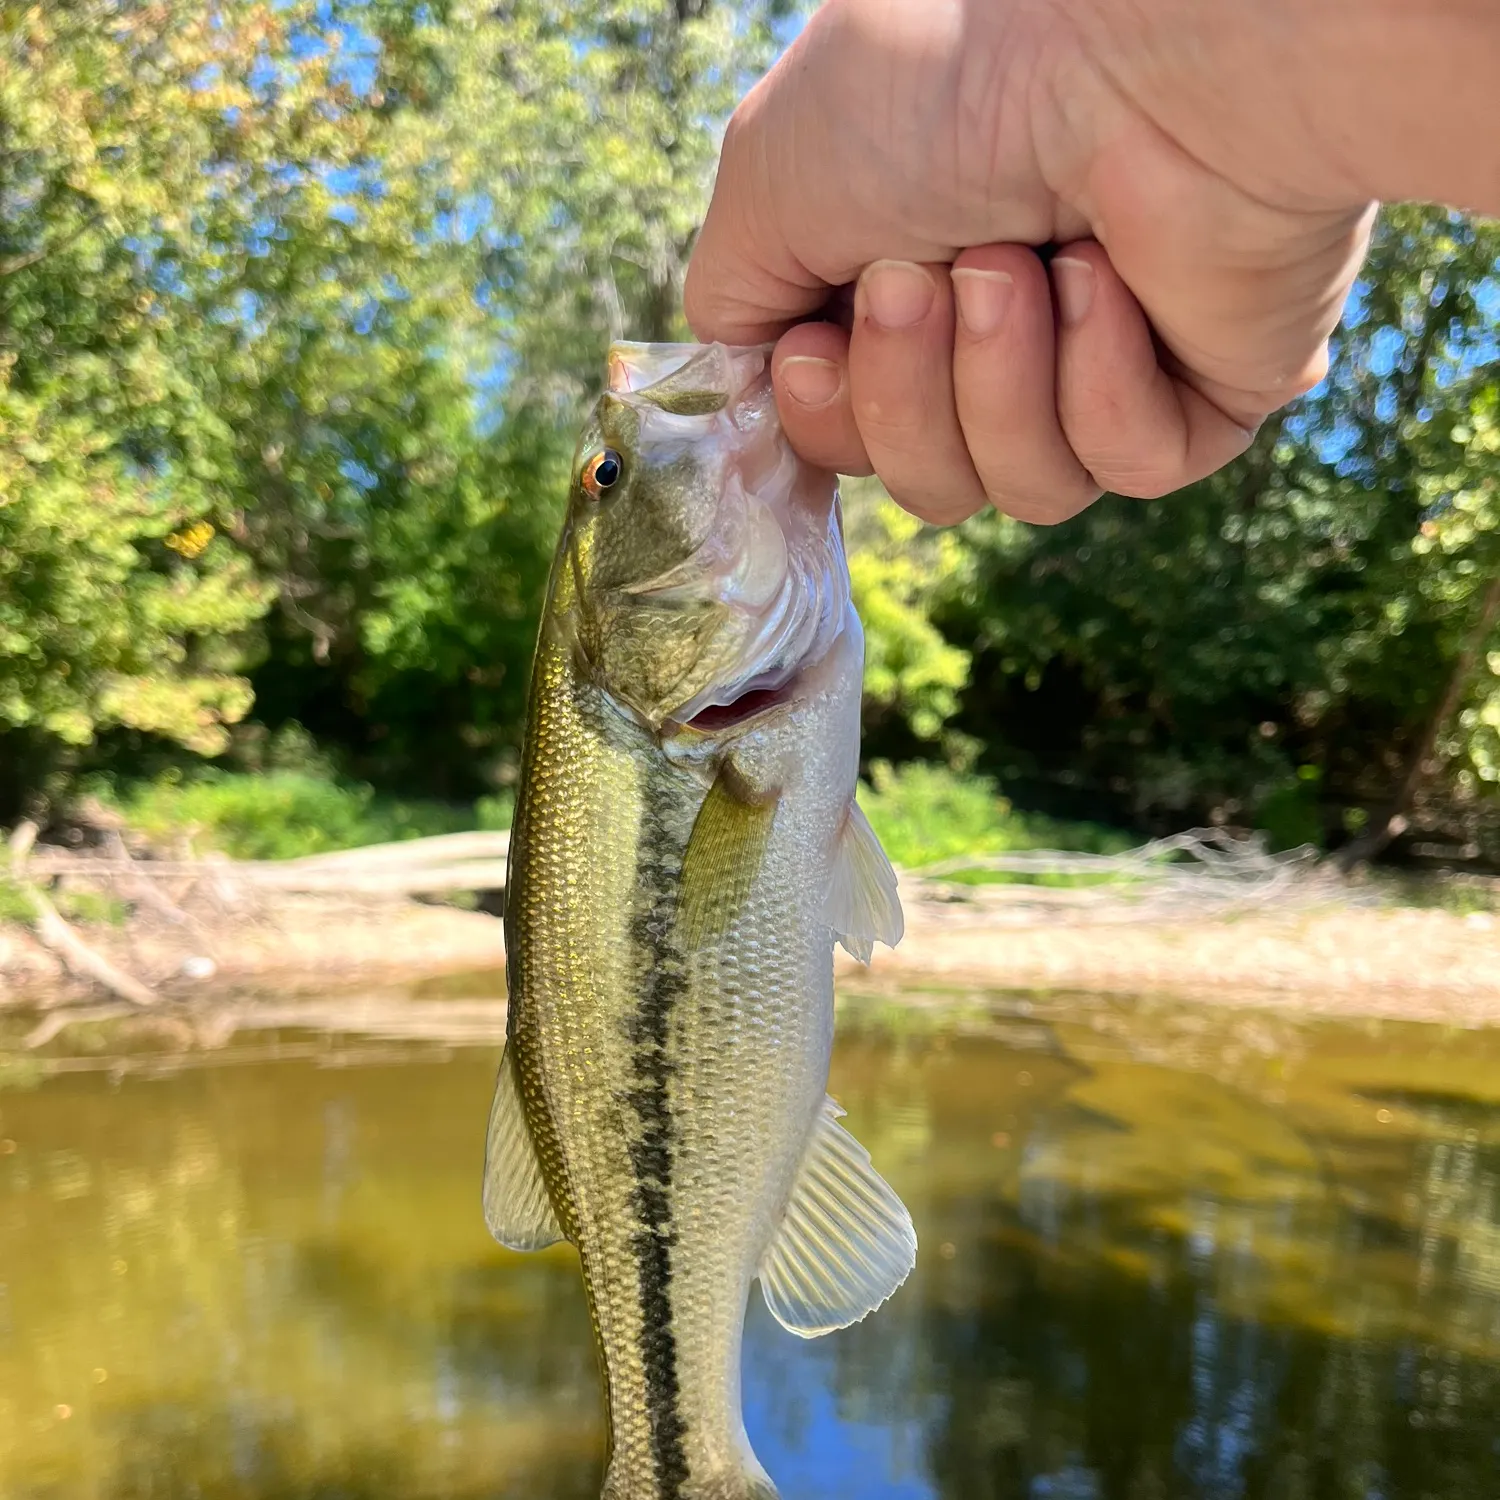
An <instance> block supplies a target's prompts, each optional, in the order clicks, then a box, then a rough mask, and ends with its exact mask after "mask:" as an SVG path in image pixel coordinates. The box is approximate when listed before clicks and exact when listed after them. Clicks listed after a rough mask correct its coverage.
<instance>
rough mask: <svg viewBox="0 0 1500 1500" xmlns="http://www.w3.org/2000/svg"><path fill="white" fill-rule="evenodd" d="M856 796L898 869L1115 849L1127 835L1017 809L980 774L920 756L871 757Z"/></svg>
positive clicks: (1128, 843)
mask: <svg viewBox="0 0 1500 1500" xmlns="http://www.w3.org/2000/svg"><path fill="white" fill-rule="evenodd" d="M859 804H860V806H861V807H862V808H863V809H864V812H865V815H866V816H867V817H868V818H869V820H870V826H871V827H872V828H874V830H875V832H876V833H877V834H878V835H879V836H880V841H881V843H882V844H883V845H884V846H885V851H886V853H887V854H889V855H890V857H891V861H892V863H894V864H896V865H898V866H900V867H902V868H903V869H921V868H922V867H923V866H925V865H933V864H937V863H938V862H939V861H942V860H948V859H956V858H959V857H960V856H965V855H983V854H1007V853H1011V852H1013V851H1015V850H1020V849H1073V850H1078V851H1080V852H1083V853H1088V854H1117V853H1120V852H1121V851H1122V850H1125V849H1129V848H1130V847H1131V846H1132V844H1133V842H1134V841H1133V840H1132V839H1130V838H1129V837H1128V836H1127V835H1125V834H1122V833H1119V832H1117V831H1115V830H1113V829H1109V828H1103V827H1100V826H1099V825H1097V824H1090V823H1069V822H1060V821H1058V820H1056V819H1053V818H1046V817H1041V816H1039V815H1037V814H1032V813H1021V812H1018V811H1017V810H1016V809H1015V808H1014V807H1012V806H1011V804H1010V803H1009V802H1008V801H1007V800H1006V799H1005V798H1004V797H1002V796H1001V795H1000V794H999V792H998V791H997V790H996V788H995V785H994V783H993V782H992V781H990V780H988V779H987V778H985V777H982V776H966V775H960V774H958V773H957V772H954V771H950V770H948V769H947V768H946V767H944V766H941V765H934V764H928V763H925V762H912V763H910V764H908V765H905V766H901V767H899V768H898V767H892V766H891V765H889V764H888V763H886V762H883V761H876V762H875V763H874V764H873V765H872V766H871V767H870V785H869V786H868V787H866V786H861V788H860V796H859Z"/></svg>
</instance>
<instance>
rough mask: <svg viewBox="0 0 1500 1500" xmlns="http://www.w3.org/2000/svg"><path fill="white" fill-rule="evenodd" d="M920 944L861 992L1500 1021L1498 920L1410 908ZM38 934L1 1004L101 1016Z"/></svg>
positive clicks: (367, 932)
mask: <svg viewBox="0 0 1500 1500" xmlns="http://www.w3.org/2000/svg"><path fill="white" fill-rule="evenodd" d="M904 895H905V900H906V914H907V928H906V936H905V938H904V939H903V941H902V942H901V944H900V945H899V946H898V947H897V948H896V949H894V950H887V949H884V948H881V949H878V950H877V952H876V954H875V957H874V960H873V962H872V963H871V964H870V965H869V966H868V967H866V966H865V965H862V964H859V963H857V962H856V961H855V960H853V959H851V958H849V957H848V956H847V955H846V954H845V953H844V952H843V950H842V949H839V950H837V956H836V972H837V974H838V977H839V979H840V980H841V981H842V982H843V983H845V984H846V985H848V986H850V987H851V988H857V989H861V990H871V989H873V990H876V991H882V992H885V991H888V992H891V993H893V994H894V993H897V992H899V991H901V990H903V989H917V988H919V987H920V986H921V985H923V984H938V985H940V986H942V987H943V988H945V989H948V988H956V989H963V988H967V989H975V990H981V989H982V990H1017V991H1021V990H1026V991H1074V992H1079V991H1087V992H1092V993H1096V994H1106V995H1117V996H1125V995H1147V994H1149V995H1155V996H1161V997H1164V998H1167V997H1170V998H1175V999H1180V1000H1184V1001H1193V1002H1198V1003H1205V1004H1213V1005H1237V1006H1246V1005H1249V1006H1256V1007H1259V1008H1266V1009H1277V1010H1293V1011H1297V1012H1301V1013H1305V1014H1321V1015H1343V1016H1370V1017H1387V1018H1404V1019H1410V1020H1425V1021H1436V1022H1442V1023H1448V1024H1453V1025H1459V1026H1471V1027H1472V1026H1484V1025H1495V1024H1500V920H1497V919H1496V918H1495V917H1493V916H1491V915H1489V914H1488V913H1471V914H1469V915H1467V916H1462V915H1458V914H1456V913H1454V912H1451V911H1444V910H1437V909H1428V908H1420V907H1412V906H1385V907H1381V906H1366V907H1360V906H1350V905H1343V904H1337V903H1332V902H1330V903H1328V904H1326V905H1322V906H1303V907H1292V908H1273V909H1264V910H1250V911H1241V912H1238V913H1232V914H1228V915H1203V916H1198V917H1187V918H1175V919H1174V918H1161V917H1143V918H1139V919H1135V920H1130V919H1121V912H1120V909H1119V907H1118V906H1117V905H1113V904H1111V903H1109V902H1107V901H1101V902H1099V903H1097V906H1096V907H1095V906H1094V904H1093V903H1087V902H1086V903H1081V904H1079V905H1076V906H1075V907H1074V908H1073V909H1072V910H1071V911H1070V912H1069V913H1068V914H1067V915H1066V916H1061V915H1059V913H1057V912H1055V911H1052V912H1049V911H1047V910H1046V909H1045V908H1043V909H1040V910H1028V909H1026V908H1025V907H1024V906H1021V907H1011V908H1010V909H1006V907H1005V906H1001V907H999V908H997V907H996V906H995V905H994V904H993V903H991V902H986V901H984V900H974V899H966V898H965V896H964V895H963V894H962V893H957V894H956V895H955V893H954V892H951V891H950V892H948V893H946V894H945V895H943V896H941V897H938V896H934V894H933V893H932V892H931V891H930V890H929V889H920V890H911V891H909V892H906V893H904ZM85 936H86V938H87V940H88V942H89V943H90V944H91V945H92V946H94V947H95V948H96V949H97V951H98V952H100V953H101V954H103V955H104V956H106V957H107V958H109V959H110V960H111V961H112V962H114V963H117V964H119V965H121V966H123V967H125V968H127V969H128V970H129V971H130V972H131V973H133V974H135V975H138V976H140V977H141V978H143V979H144V980H145V981H146V982H147V983H148V984H151V985H152V986H154V987H156V988H157V989H158V992H159V993H160V996H161V999H162V1001H163V1003H164V1005H173V1006H180V1005H187V1006H191V1005H193V1004H194V1003H197V1002H199V1001H211V1000H213V999H215V998H217V997H219V996H222V995H223V994H224V993H225V992H226V991H231V990H232V991H236V992H240V993H245V994H260V995H263V996H267V997H271V996H274V995H289V994H290V995H295V994H302V995H306V994H308V993H309V992H319V991H327V990H329V989H341V990H342V989H347V988H349V987H350V986H351V985H359V984H369V983H382V984H387V985H389V984H396V985H400V984H403V983H405V984H418V983H420V982H421V981H423V980H435V981H440V980H441V978H442V977H443V976H445V975H457V974H464V973H472V974H479V973H487V974H493V975H494V976H495V979H496V982H497V983H498V982H499V975H500V974H501V973H502V972H503V967H504V961H505V953H504V944H503V936H502V929H501V924H500V922H499V921H498V920H497V919H496V918H494V917H492V916H488V915H485V914H483V913H479V912H473V911H464V910H460V909H458V908H456V907H452V906H442V905H435V904H427V903H422V902H417V901H411V900H371V899H368V898H344V897H326V896H325V897H297V898H291V899H285V900H279V901H277V902H276V903H274V905H271V904H268V905H266V906H263V907H262V908H261V909H260V910H258V911H257V912H256V913H255V914H254V915H253V916H252V915H250V914H248V913H245V914H240V916H239V917H238V918H237V919H236V920H235V921H234V922H232V923H229V924H225V923H216V924H214V926H213V928H212V929H209V928H199V929H198V930H197V931H195V932H193V933H185V932H183V931H181V930H172V931H168V932H163V931H161V930H159V929H157V928H151V929H147V930H144V931H134V930H125V929H114V928H102V929H101V928H90V929H87V930H86V932H85ZM100 999H101V993H100V991H99V989H98V988H97V987H96V986H92V985H88V984H85V983H81V982H79V981H77V980H75V979H72V978H71V977H70V976H68V975H67V973H66V971H65V970H64V969H63V966H62V964H61V963H60V961H59V960H58V959H57V958H56V957H55V956H54V955H53V954H51V953H49V952H48V951H47V950H46V949H45V948H43V947H42V946H41V945H40V944H39V943H38V942H37V941H36V940H35V938H34V937H32V936H31V935H30V934H29V933H28V932H27V931H26V930H25V929H24V928H21V927H19V926H16V925H13V924H0V1008H6V1009H47V1008H54V1007H57V1006H60V1005H67V1004H73V1003H97V1002H98V1001H99V1000H100Z"/></svg>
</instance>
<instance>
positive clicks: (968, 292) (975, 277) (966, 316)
mask: <svg viewBox="0 0 1500 1500" xmlns="http://www.w3.org/2000/svg"><path fill="white" fill-rule="evenodd" d="M1014 289H1015V283H1014V282H1013V281H1012V280H1011V279H1010V276H1009V275H1008V274H1007V273H1006V272H1005V271H981V270H979V269H978V267H975V266H961V267H959V269H958V270H956V271H955V272H954V273H953V295H954V297H955V298H956V299H957V301H958V318H959V321H960V322H961V323H962V324H963V325H964V328H965V329H966V330H967V331H968V332H969V333H970V334H971V335H972V336H973V337H974V338H976V339H986V338H988V337H989V336H990V335H991V334H992V333H994V331H995V330H996V329H997V328H999V326H1000V325H1001V323H1002V322H1004V321H1005V309H1006V308H1007V307H1009V306H1010V294H1011V292H1012V291H1013V290H1014Z"/></svg>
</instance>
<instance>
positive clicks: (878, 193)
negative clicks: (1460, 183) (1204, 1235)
mask: <svg viewBox="0 0 1500 1500" xmlns="http://www.w3.org/2000/svg"><path fill="white" fill-rule="evenodd" d="M1299 6H1302V7H1303V8H1304V9H1310V7H1308V6H1307V4H1306V0H1286V8H1285V9H1284V10H1283V8H1282V6H1281V5H1280V4H1279V3H1278V0H1261V3H1259V4H1257V5H1251V6H1242V5H1241V6H1226V5H1224V4H1223V3H1222V0H1137V3H1135V4H1132V5H1121V4H1120V3H1119V0H1051V3H1047V0H986V3H980V0H967V3H965V0H922V3H921V4H918V5H913V4H911V3H910V0H829V3H828V4H826V5H825V6H824V7H823V8H822V9H821V10H820V11H819V12H818V13H817V14H816V15H815V16H814V17H813V18H812V20H811V21H810V22H809V24H808V26H807V29H806V30H805V32H804V33H803V35H802V36H801V37H800V38H799V39H798V40H797V42H796V43H794V44H793V46H792V47H791V48H790V49H789V51H788V52H787V54H786V55H785V56H784V57H783V58H782V60H781V62H780V63H779V64H778V66H777V67H776V68H775V69H773V70H772V72H771V73H770V74H769V75H768V76H767V77H766V78H765V79H763V80H762V81H761V83H760V84H759V85H758V86H757V88H756V89H755V90H754V91H753V92H752V93H751V94H750V96H749V97H748V98H747V99H746V100H745V101H744V103H743V105H742V106H741V107H740V109H739V111H738V112H737V113H736V115H735V117H734V119H733V121H732V122H731V125H730V128H729V131H728V134H727V136H726V140H725V145H724V152H723V158H722V162H721V167H720V174H719V179H718V184H717V187H716V190H715V193H714V198H713V203H712V206H711V208H710V210H709V213H708V217H707V220H706V222H705V224H704V228H703V232H702V235H701V237H700V239H699V242H698V246H697V249H696V251H695V254H694V256H693V259H692V263H691V265H690V267H689V271H688V279H687V288H686V304H687V315H688V319H689V322H690V323H691V324H692V326H693V329H694V331H695V333H696V334H697V335H698V336H699V337H700V338H704V339H709V338H715V339H722V340H725V341H728V342H739V343H744V342H756V341H760V340H764V339H770V338H778V337H779V344H778V347H777V350H776V354H775V359H774V374H775V381H776V390H777V400H778V405H779V407H780V410H781V413H782V418H783V421H784V423H785V426H786V429H787V432H788V435H789V437H790V438H791V440H792V442H793V443H794V445H795V446H796V447H797V448H798V449H799V450H800V451H801V453H802V454H803V455H804V456H805V457H806V458H808V459H809V460H811V461H812V462H814V463H818V464H822V465H824V466H826V467H828V468H833V469H837V470H839V471H841V472H844V473H854V474H859V473H869V472H871V470H874V471H875V472H877V473H878V474H879V475H880V477H881V479H882V480H883V481H884V482H885V484H886V486H887V488H888V489H889V490H890V491H891V493H892V495H893V496H894V497H895V498H896V499H897V500H898V501H900V503H901V504H903V505H904V506H906V507H907V508H908V509H909V510H911V511H913V512H915V513H916V514H918V515H920V516H922V517H925V518H926V519H929V520H932V521H937V522H952V521H958V520H961V519H963V518H964V517H966V516H968V515H971V514H973V513H974V512H975V511H977V510H979V509H980V508H982V507H983V506H984V505H986V504H993V505H995V506H998V507H999V508H1000V509H1002V510H1005V511H1007V512H1009V513H1010V514H1012V515H1014V516H1018V517H1020V518H1021V519H1023V520H1027V521H1038V522H1053V521H1060V520H1063V519H1065V518H1067V517H1068V516H1071V515H1073V514H1075V513H1076V512H1078V511H1080V510H1082V509H1083V508H1084V507H1085V506H1087V505H1088V504H1090V503H1091V502H1092V501H1093V500H1094V499H1096V498H1097V497H1098V495H1099V494H1100V493H1101V492H1102V491H1103V490H1105V489H1109V490H1113V491H1116V492H1118V493H1121V494H1125V495H1132V496H1139V497H1151V496H1159V495H1164V494H1166V493H1168V492H1170V491H1172V490H1175V489H1177V488H1180V487H1181V486H1182V485H1185V484H1188V483H1191V482H1192V481H1194V480H1197V479H1200V478H1202V477H1203V476H1204V475H1206V474H1209V473H1212V472H1213V471H1214V470H1215V469H1218V468H1219V467H1221V466H1222V465H1223V464H1225V463H1227V462H1228V461H1229V460H1230V459H1232V458H1234V457H1235V456H1236V455H1237V454H1238V453H1240V452H1242V451H1243V450H1244V448H1245V447H1246V446H1247V445H1248V444H1249V442H1250V441H1251V438H1252V437H1253V434H1254V430H1255V428H1256V427H1257V425H1258V424H1259V423H1260V422H1261V421H1262V420H1263V419H1264V418H1265V417H1266V416H1267V415H1268V414H1269V413H1271V412H1273V411H1275V410H1277V409H1278V408H1279V407H1281V406H1283V405H1284V404H1285V403H1287V402H1288V401H1290V400H1292V399H1293V398H1294V397H1296V396H1297V395H1299V394H1301V393H1302V392H1304V391H1306V390H1308V389H1309V388H1310V387H1311V386H1313V385H1314V384H1315V383H1316V382H1317V381H1318V380H1319V379H1320V378H1321V377H1322V375H1323V373H1324V370H1325V368H1326V361H1327V350H1328V339H1329V335H1330V334H1331V333H1332V331H1333V329H1334V327H1335V325H1336V324H1337V321H1338V318H1339V316H1340V313H1341V310H1342V307H1343V304H1344V300H1345V297H1346V295H1347V293H1348V291H1349V288H1350V286H1351V284H1352V282H1353V280H1354V278H1355V276H1356V274H1357V272H1358V269H1359V266H1360V264H1361V261H1362V259H1363V255H1364V251H1365V248H1366V245H1367V243H1368V238H1369V234H1370V229H1371V226H1372V223H1373V219H1374V208H1375V206H1374V204H1373V202H1371V198H1372V196H1373V195H1372V194H1371V192H1370V191H1369V186H1370V185H1369V183H1367V182H1365V181H1364V180H1362V178H1361V175H1360V173H1359V172H1358V171H1356V170H1351V169H1350V168H1349V166H1348V163H1347V162H1345V161H1343V160H1341V159H1339V158H1338V157H1337V156H1336V154H1335V152H1334V151H1333V150H1332V149H1330V148H1328V144H1327V142H1320V141H1319V140H1318V139H1317V131H1316V126H1315V125H1313V126H1310V125H1309V121H1308V118H1307V117H1306V110H1304V109H1303V105H1304V102H1305V101H1307V100H1309V99H1312V98H1314V97H1315V96H1316V95H1317V93H1318V91H1319V90H1320V89H1324V90H1325V92H1328V90H1327V89H1326V80H1325V78H1324V77H1323V76H1322V74H1320V72H1319V69H1318V62H1319V59H1318V57H1317V56H1316V55H1314V54H1313V52H1311V51H1310V50H1309V49H1310V47H1311V43H1310V41H1309V38H1308V37H1307V35H1306V34H1305V32H1303V31H1301V30H1299V29H1298V25H1299V23H1297V22H1296V16H1295V12H1296V10H1297V7H1299ZM1332 45H1335V46H1336V43H1332ZM1304 54H1306V55H1304ZM1331 94H1332V96H1333V97H1335V98H1336V97H1337V94H1338V90H1337V88H1334V89H1333V90H1331ZM1312 108H1313V106H1312V105H1311V104H1308V105H1307V109H1308V110H1310V109H1312ZM1299 111H1301V112H1300V113H1299ZM1310 133H1311V136H1312V138H1311V139H1309V134H1310ZM1047 244H1052V245H1055V246H1057V247H1058V248H1057V250H1056V253H1055V255H1054V256H1053V258H1052V259H1051V262H1050V265H1049V264H1044V262H1043V259H1042V258H1041V257H1040V256H1039V255H1038V254H1037V253H1036V251H1035V250H1034V249H1032V248H1029V247H1032V246H1041V245H1047ZM849 283H856V288H855V292H854V297H853V317H852V326H850V327H849V328H848V330H847V331H846V330H845V328H844V327H842V326H840V325H839V324H837V323H834V322H797V320H798V319H801V318H804V317H806V316H807V315H809V314H814V313H816V312H818V311H819V310H820V309H823V308H825V306H826V304H827V303H828V300H829V297H830V293H831V291H832V290H833V289H835V288H840V287H844V286H846V285H847V284H849ZM788 330H789V331H788Z"/></svg>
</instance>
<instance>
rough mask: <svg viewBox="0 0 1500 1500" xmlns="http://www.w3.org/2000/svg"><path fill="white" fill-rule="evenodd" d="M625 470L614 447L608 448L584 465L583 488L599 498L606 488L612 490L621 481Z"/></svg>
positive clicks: (595, 497)
mask: <svg viewBox="0 0 1500 1500" xmlns="http://www.w3.org/2000/svg"><path fill="white" fill-rule="evenodd" d="M624 472H625V465H624V464H623V463H622V462H621V459H620V455H619V454H618V453H616V452H615V450H614V449H613V448H606V449H605V450H604V451H603V452H602V453H596V454H595V455H594V456H593V457H592V458H591V459H590V460H589V461H588V463H587V464H585V465H584V469H583V488H584V490H585V492H586V493H588V494H589V495H592V496H593V498H594V499H595V500H597V499H599V497H600V496H601V495H602V494H603V493H604V492H605V490H612V489H613V488H614V487H615V486H616V485H617V484H618V483H619V482H620V476H621V475H622V474H623V473H624Z"/></svg>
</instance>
